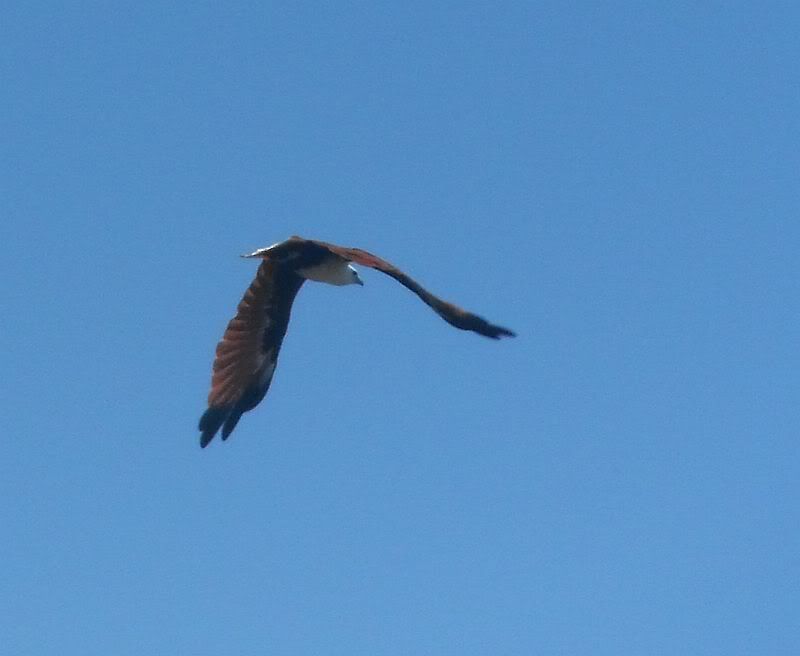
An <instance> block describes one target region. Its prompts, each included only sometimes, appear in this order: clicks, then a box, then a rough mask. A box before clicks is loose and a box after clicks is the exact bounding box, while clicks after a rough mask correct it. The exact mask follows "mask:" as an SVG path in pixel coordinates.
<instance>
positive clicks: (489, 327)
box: [313, 241, 515, 339]
mask: <svg viewBox="0 0 800 656" xmlns="http://www.w3.org/2000/svg"><path fill="white" fill-rule="evenodd" d="M313 243H314V244H317V245H318V246H322V247H324V248H327V249H328V250H329V251H330V252H331V253H335V254H336V255H338V256H340V257H343V258H344V259H346V260H349V261H351V262H355V263H356V264H361V265H363V266H366V267H370V268H372V269H377V270H378V271H382V272H383V273H385V274H386V275H387V276H391V277H392V278H394V279H395V280H396V281H397V282H399V283H400V284H401V285H403V286H404V287H407V288H408V289H410V290H411V291H412V292H414V293H415V294H416V295H417V296H419V297H420V298H421V299H422V300H423V301H424V302H425V303H426V304H428V305H429V306H430V307H432V308H433V309H434V310H435V311H436V313H437V314H438V315H439V316H440V317H442V319H444V320H445V321H447V323H449V324H451V325H453V326H455V327H456V328H460V329H461V330H471V331H473V332H476V333H478V334H479V335H484V336H486V337H491V338H492V339H500V337H514V336H515V333H514V332H513V331H511V330H509V329H508V328H503V327H502V326H497V325H495V324H492V323H489V322H488V321H486V319H484V318H483V317H480V316H478V315H477V314H473V313H472V312H467V311H466V310H464V309H463V308H460V307H458V306H457V305H453V304H452V303H448V302H447V301H444V300H442V299H441V298H439V297H438V296H435V295H433V294H431V293H430V292H429V291H428V290H427V289H425V288H424V287H423V286H422V285H420V284H419V283H418V282H417V281H416V280H414V279H413V278H411V277H410V276H408V275H406V274H405V273H403V272H402V271H401V270H400V269H398V268H397V267H396V266H394V265H393V264H391V263H389V262H387V261H386V260H382V259H381V258H379V257H378V256H377V255H373V254H372V253H368V252H367V251H364V250H361V249H360V248H347V247H344V246H336V245H335V244H329V243H327V242H324V241H314V242H313Z"/></svg>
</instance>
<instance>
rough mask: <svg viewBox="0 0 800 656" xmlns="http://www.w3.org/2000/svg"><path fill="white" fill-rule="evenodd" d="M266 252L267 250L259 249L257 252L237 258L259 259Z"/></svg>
mask: <svg viewBox="0 0 800 656" xmlns="http://www.w3.org/2000/svg"><path fill="white" fill-rule="evenodd" d="M266 250H268V249H266V248H259V249H258V250H257V251H253V252H252V253H243V254H242V255H240V256H239V257H261V256H262V255H263V254H264V252H265V251H266Z"/></svg>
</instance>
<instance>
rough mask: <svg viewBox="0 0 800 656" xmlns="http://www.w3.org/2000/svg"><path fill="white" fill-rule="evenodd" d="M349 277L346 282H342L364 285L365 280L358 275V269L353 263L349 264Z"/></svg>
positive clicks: (347, 274) (347, 275)
mask: <svg viewBox="0 0 800 656" xmlns="http://www.w3.org/2000/svg"><path fill="white" fill-rule="evenodd" d="M345 275H346V277H347V280H346V282H344V283H342V284H344V285H361V286H362V287H363V286H364V281H363V280H361V278H359V277H358V271H356V268H355V267H354V266H353V265H352V264H348V265H347V273H346V274H345Z"/></svg>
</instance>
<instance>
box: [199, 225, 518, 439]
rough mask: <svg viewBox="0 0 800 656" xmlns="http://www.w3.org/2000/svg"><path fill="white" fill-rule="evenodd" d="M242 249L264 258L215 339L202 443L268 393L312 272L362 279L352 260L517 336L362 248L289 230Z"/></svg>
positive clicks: (462, 320) (325, 278) (442, 312)
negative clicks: (268, 243)
mask: <svg viewBox="0 0 800 656" xmlns="http://www.w3.org/2000/svg"><path fill="white" fill-rule="evenodd" d="M242 257H254V258H259V259H261V264H260V265H259V267H258V272H257V273H256V277H255V280H253V282H252V284H251V285H250V287H249V288H248V290H247V291H246V292H245V294H244V297H243V298H242V300H241V302H240V303H239V307H238V308H237V310H236V316H235V317H234V318H233V319H231V321H230V322H229V323H228V327H227V328H226V329H225V333H224V334H223V336H222V339H221V340H220V342H219V344H217V351H216V357H215V359H214V366H213V373H212V376H211V391H210V392H209V394H208V409H207V410H206V411H205V413H204V414H203V416H202V417H201V418H200V423H199V429H200V431H201V435H200V446H202V447H206V446H207V445H208V443H209V442H210V441H211V440H212V439H213V437H214V435H216V434H217V432H218V431H219V430H220V429H222V439H223V440H226V439H228V436H229V435H230V434H231V431H232V430H233V429H234V428H235V427H236V424H237V423H238V421H239V419H240V417H241V416H242V414H243V413H245V412H247V411H248V410H252V409H253V408H255V407H256V406H257V405H258V404H259V403H260V402H261V400H262V399H263V398H264V396H265V395H266V393H267V390H268V389H269V385H270V383H271V382H272V376H273V374H274V373H275V365H276V364H277V361H278V352H279V351H280V348H281V343H282V342H283V337H284V335H285V334H286V329H287V327H288V326H289V313H290V312H291V309H292V303H293V302H294V298H295V296H296V295H297V292H298V291H299V290H300V287H301V286H302V285H303V283H304V282H305V281H306V280H314V281H317V282H326V283H328V284H331V285H353V284H355V285H363V284H364V283H363V282H362V281H361V278H359V277H358V272H357V271H356V270H355V269H354V268H353V266H352V265H351V264H350V263H351V262H354V263H356V264H361V265H363V266H366V267H370V268H372V269H377V270H378V271H382V272H383V273H385V274H386V275H388V276H391V277H392V278H394V279H395V280H397V282H399V283H400V284H401V285H403V286H404V287H407V288H408V289H410V290H411V291H412V292H414V293H415V294H416V295H417V296H419V297H420V298H421V299H422V301H423V302H424V303H426V304H427V305H429V306H430V307H431V308H433V310H434V311H435V312H436V313H437V314H438V315H439V316H440V317H442V319H444V320H445V321H447V322H448V323H449V324H451V325H453V326H455V327H456V328H460V329H461V330H471V331H473V332H476V333H478V334H479V335H484V336H486V337H490V338H491V339H500V338H501V337H514V333H513V332H512V331H511V330H509V329H508V328H503V327H501V326H496V325H494V324H491V323H489V322H488V321H486V319H484V318H482V317H479V316H478V315H476V314H472V313H471V312H467V311H466V310H463V309H461V308H460V307H458V306H457V305H453V304H452V303H448V302H446V301H443V300H442V299H440V298H438V297H437V296H434V295H433V294H431V293H430V292H429V291H428V290H427V289H425V288H424V287H423V286H422V285H420V284H419V283H418V282H416V281H415V280H414V279H413V278H411V277H410V276H407V275H406V274H405V273H403V272H402V271H400V269H398V268H397V267H395V266H394V265H392V264H390V263H389V262H387V261H386V260H382V259H381V258H379V257H377V256H375V255H373V254H372V253H368V252H367V251H363V250H361V249H359V248H346V247H343V246H336V245H334V244H328V243H326V242H324V241H315V240H313V239H303V238H302V237H291V238H289V239H287V240H286V241H282V242H279V243H277V244H274V245H272V246H269V247H267V248H260V249H259V250H257V251H255V252H253V253H249V254H248V255H243V256H242Z"/></svg>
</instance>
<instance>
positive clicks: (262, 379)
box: [199, 259, 303, 447]
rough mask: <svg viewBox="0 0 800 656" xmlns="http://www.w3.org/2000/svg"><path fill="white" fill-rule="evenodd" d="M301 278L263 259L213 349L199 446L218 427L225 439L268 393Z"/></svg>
mask: <svg viewBox="0 0 800 656" xmlns="http://www.w3.org/2000/svg"><path fill="white" fill-rule="evenodd" d="M302 284H303V278H301V277H300V276H298V275H297V274H295V273H294V272H293V271H291V270H290V269H286V268H284V267H281V266H279V265H278V264H276V263H275V262H272V261H270V260H269V259H265V260H264V261H263V262H262V263H261V265H260V266H259V268H258V273H257V274H256V278H255V280H253V282H252V284H251V285H250V287H249V288H248V290H247V291H246V292H245V294H244V297H243V298H242V300H241V302H240V303H239V307H238V308H237V311H236V316H235V317H234V318H233V319H231V321H230V322H229V323H228V327H227V328H226V329H225V333H224V335H223V336H222V340H220V342H219V344H217V352H216V358H215V359H214V367H213V374H212V377H211V391H210V392H209V394H208V410H206V412H205V414H203V416H202V417H201V418H200V425H199V428H200V430H201V431H202V435H201V437H200V445H201V446H203V447H205V446H206V445H207V444H208V443H209V442H210V441H211V440H212V438H213V437H214V435H216V433H217V431H218V430H219V429H220V428H222V439H223V440H224V439H227V437H228V435H230V433H231V431H232V430H233V429H234V427H235V426H236V423H237V422H238V421H239V418H240V417H241V416H242V413H244V412H247V411H248V410H252V409H253V408H254V407H255V406H256V405H258V403H259V402H260V401H261V400H262V399H263V398H264V395H265V394H266V393H267V390H268V389H269V385H270V382H271V381H272V376H273V374H274V372H275V365H276V363H277V360H278V352H279V351H280V348H281V344H282V342H283V337H284V335H285V334H286V328H287V327H288V325H289V314H290V312H291V308H292V303H293V302H294V298H295V296H296V295H297V292H298V291H299V290H300V287H301V285H302Z"/></svg>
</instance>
